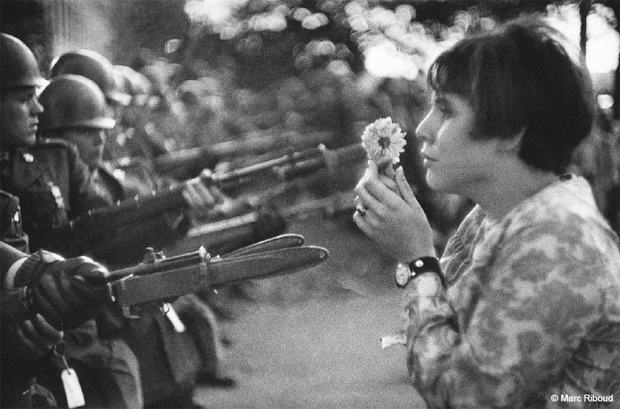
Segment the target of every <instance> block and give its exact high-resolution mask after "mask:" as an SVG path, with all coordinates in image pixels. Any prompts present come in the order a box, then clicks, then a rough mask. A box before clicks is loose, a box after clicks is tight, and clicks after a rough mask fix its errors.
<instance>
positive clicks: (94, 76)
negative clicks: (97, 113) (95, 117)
mask: <svg viewBox="0 0 620 409" xmlns="http://www.w3.org/2000/svg"><path fill="white" fill-rule="evenodd" d="M63 74H75V75H81V76H83V77H86V78H89V79H90V80H92V81H94V82H95V83H96V84H97V85H98V86H99V88H100V89H101V91H102V92H103V94H104V95H105V99H106V102H107V103H108V105H110V106H111V107H114V106H115V105H120V106H126V105H127V104H129V101H130V100H131V96H130V95H128V94H127V93H125V92H124V91H123V90H122V88H121V87H122V84H121V83H119V82H118V81H119V79H118V77H115V75H114V66H113V65H112V63H111V62H110V61H109V60H108V59H107V58H105V57H104V56H103V55H101V54H99V53H97V52H95V51H92V50H75V51H69V52H66V53H64V54H62V55H60V56H59V57H56V58H55V59H54V60H53V61H52V64H51V66H50V78H54V77H57V76H59V75H63Z"/></svg>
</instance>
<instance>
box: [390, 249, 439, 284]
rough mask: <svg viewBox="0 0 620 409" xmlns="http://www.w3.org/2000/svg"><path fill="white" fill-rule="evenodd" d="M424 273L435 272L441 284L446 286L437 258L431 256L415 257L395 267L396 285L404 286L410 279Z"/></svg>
mask: <svg viewBox="0 0 620 409" xmlns="http://www.w3.org/2000/svg"><path fill="white" fill-rule="evenodd" d="M424 273H435V274H437V275H438V276H439V279H440V280H441V284H442V286H443V287H444V288H445V287H446V283H445V280H444V277H443V274H442V273H441V267H440V265H439V260H438V259H437V258H436V257H431V256H426V257H420V258H417V259H415V260H413V261H412V262H411V263H409V264H402V263H400V264H399V265H398V268H397V269H396V285H397V286H398V287H400V288H405V287H406V286H407V285H408V284H409V282H410V281H411V280H413V279H414V278H415V277H417V276H419V275H421V274H424Z"/></svg>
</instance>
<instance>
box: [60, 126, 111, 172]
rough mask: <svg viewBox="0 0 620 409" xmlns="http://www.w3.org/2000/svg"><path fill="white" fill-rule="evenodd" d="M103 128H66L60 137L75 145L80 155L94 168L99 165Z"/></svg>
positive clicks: (102, 143) (103, 140)
mask: <svg viewBox="0 0 620 409" xmlns="http://www.w3.org/2000/svg"><path fill="white" fill-rule="evenodd" d="M105 137H106V134H105V130H103V129H87V128H85V129H68V130H66V131H64V132H63V135H62V138H63V139H65V140H67V141H68V142H70V143H72V144H74V145H75V147H76V148H77V150H78V152H79V154H80V157H81V158H82V160H83V161H84V162H85V163H86V164H87V165H88V167H89V168H91V169H94V168H96V167H98V166H100V165H101V162H102V160H103V148H104V143H105Z"/></svg>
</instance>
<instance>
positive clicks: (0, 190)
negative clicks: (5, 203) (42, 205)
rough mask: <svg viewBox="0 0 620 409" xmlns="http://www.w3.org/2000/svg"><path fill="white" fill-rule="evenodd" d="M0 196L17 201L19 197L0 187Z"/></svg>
mask: <svg viewBox="0 0 620 409" xmlns="http://www.w3.org/2000/svg"><path fill="white" fill-rule="evenodd" d="M0 198H1V199H5V200H15V201H19V198H18V197H17V196H15V195H13V194H11V193H9V192H7V191H5V190H2V189H0Z"/></svg>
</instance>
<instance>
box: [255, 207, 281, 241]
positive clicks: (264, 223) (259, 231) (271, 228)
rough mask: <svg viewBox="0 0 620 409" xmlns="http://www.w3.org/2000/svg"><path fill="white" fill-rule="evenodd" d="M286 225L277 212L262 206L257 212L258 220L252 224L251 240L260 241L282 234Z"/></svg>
mask: <svg viewBox="0 0 620 409" xmlns="http://www.w3.org/2000/svg"><path fill="white" fill-rule="evenodd" d="M287 225H288V223H287V221H286V219H285V218H284V216H282V215H281V214H280V212H278V210H277V209H276V208H275V207H273V206H269V205H264V206H262V207H261V208H260V209H259V210H258V219H257V220H256V222H255V223H254V232H253V236H254V237H253V239H254V241H255V242H256V241H261V240H265V239H268V238H270V237H274V236H277V235H279V234H282V233H283V232H284V230H286V227H287Z"/></svg>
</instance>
